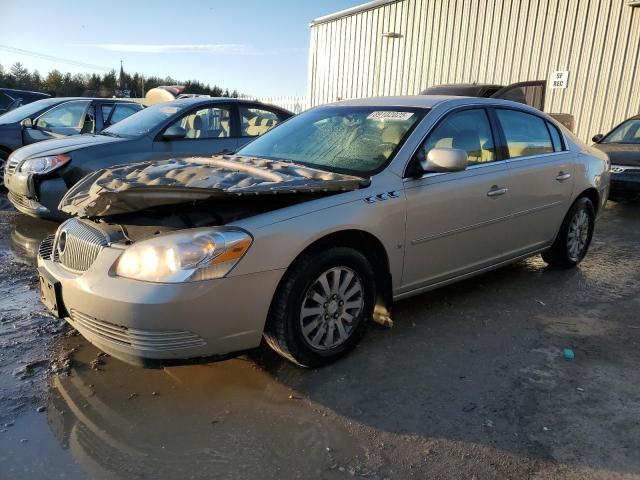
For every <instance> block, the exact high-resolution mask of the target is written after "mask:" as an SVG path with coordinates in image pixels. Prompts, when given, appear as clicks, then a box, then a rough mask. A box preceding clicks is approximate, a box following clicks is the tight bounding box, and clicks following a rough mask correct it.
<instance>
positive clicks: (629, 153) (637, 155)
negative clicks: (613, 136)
mask: <svg viewBox="0 0 640 480" xmlns="http://www.w3.org/2000/svg"><path fill="white" fill-rule="evenodd" d="M594 147H595V148H597V149H598V150H600V151H601V152H604V153H606V154H607V155H608V156H609V160H611V163H612V164H614V165H629V166H637V167H640V145H632V144H628V143H626V144H625V143H596V144H595V145H594Z"/></svg>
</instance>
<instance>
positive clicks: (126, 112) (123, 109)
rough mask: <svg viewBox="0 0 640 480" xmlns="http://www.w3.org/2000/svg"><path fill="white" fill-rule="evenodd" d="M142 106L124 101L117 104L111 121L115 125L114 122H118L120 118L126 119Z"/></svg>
mask: <svg viewBox="0 0 640 480" xmlns="http://www.w3.org/2000/svg"><path fill="white" fill-rule="evenodd" d="M139 110H140V107H138V106H136V105H127V104H123V103H119V104H116V106H115V107H114V110H113V113H112V114H111V120H110V121H109V123H110V124H111V125H113V124H114V123H118V122H119V121H120V120H124V119H125V118H127V117H128V116H130V115H133V114H134V113H136V112H138V111H139Z"/></svg>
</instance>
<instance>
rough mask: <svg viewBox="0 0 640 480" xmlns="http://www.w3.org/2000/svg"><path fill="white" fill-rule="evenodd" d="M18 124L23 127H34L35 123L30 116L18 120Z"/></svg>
mask: <svg viewBox="0 0 640 480" xmlns="http://www.w3.org/2000/svg"><path fill="white" fill-rule="evenodd" d="M20 124H21V125H22V126H23V127H24V128H36V124H37V123H36V122H34V121H33V119H32V118H25V119H24V120H22V122H20Z"/></svg>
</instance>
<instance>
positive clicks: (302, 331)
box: [264, 247, 375, 367]
mask: <svg viewBox="0 0 640 480" xmlns="http://www.w3.org/2000/svg"><path fill="white" fill-rule="evenodd" d="M374 298H375V283H374V273H373V269H372V267H371V265H370V264H369V262H368V261H367V259H366V257H365V256H364V255H362V254H361V253H360V252H358V251H356V250H354V249H351V248H347V247H334V248H331V249H329V250H326V251H324V252H320V253H315V254H306V255H304V256H303V257H301V258H299V259H298V260H296V262H295V263H294V265H293V266H292V268H291V269H290V270H289V271H288V272H287V274H286V276H285V278H284V279H283V281H282V283H281V285H280V287H279V289H278V291H277V292H276V295H275V297H274V300H273V303H272V306H271V311H270V314H269V319H268V320H267V326H266V328H265V332H264V336H265V339H266V341H267V343H268V344H269V345H270V346H271V347H272V348H273V349H274V350H275V351H276V352H278V353H279V354H280V355H282V356H284V357H285V358H288V359H289V360H291V361H293V362H295V363H297V364H299V365H302V366H304V367H319V366H322V365H325V364H327V363H330V362H332V361H334V360H336V359H338V358H340V357H341V356H343V355H344V354H346V353H347V352H348V351H350V350H351V349H352V348H353V347H355V345H356V344H357V343H358V341H359V340H360V338H361V337H362V334H363V333H364V327H365V321H366V320H367V319H369V318H370V317H371V314H372V312H373V306H374Z"/></svg>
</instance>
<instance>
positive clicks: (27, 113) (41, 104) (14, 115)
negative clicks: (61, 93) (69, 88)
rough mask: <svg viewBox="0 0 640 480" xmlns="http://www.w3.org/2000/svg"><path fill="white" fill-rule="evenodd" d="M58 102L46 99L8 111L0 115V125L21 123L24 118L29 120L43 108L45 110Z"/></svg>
mask: <svg viewBox="0 0 640 480" xmlns="http://www.w3.org/2000/svg"><path fill="white" fill-rule="evenodd" d="M58 102H59V100H56V99H47V100H39V101H37V102H33V103H28V104H26V105H23V106H21V107H18V108H16V109H15V110H10V111H9V112H7V113H5V114H4V115H0V124H5V123H16V122H21V121H22V120H24V119H25V118H31V116H32V115H35V114H36V113H38V112H39V111H40V110H42V109H43V108H47V107H49V106H51V105H54V104H56V103H58Z"/></svg>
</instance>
